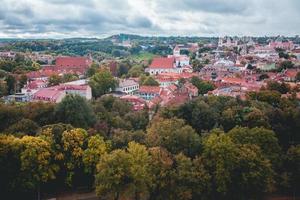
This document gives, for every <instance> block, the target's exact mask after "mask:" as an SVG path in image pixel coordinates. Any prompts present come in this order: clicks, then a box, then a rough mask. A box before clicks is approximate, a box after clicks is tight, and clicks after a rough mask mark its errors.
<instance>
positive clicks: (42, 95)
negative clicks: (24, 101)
mask: <svg viewBox="0 0 300 200" xmlns="http://www.w3.org/2000/svg"><path fill="white" fill-rule="evenodd" d="M65 96H66V92H65V91H64V90H58V89H54V88H42V89H40V90H39V91H37V92H36V93H34V94H33V97H32V99H33V100H34V101H43V102H51V103H59V102H61V101H62V99H63V98H64V97H65Z"/></svg>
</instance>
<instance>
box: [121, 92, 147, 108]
mask: <svg viewBox="0 0 300 200" xmlns="http://www.w3.org/2000/svg"><path fill="white" fill-rule="evenodd" d="M120 99H122V100H124V101H126V102H129V103H130V104H131V105H132V106H133V110H134V111H139V110H143V109H144V108H145V107H146V105H147V104H146V101H145V100H144V99H142V98H141V97H139V96H136V95H125V96H122V97H120Z"/></svg>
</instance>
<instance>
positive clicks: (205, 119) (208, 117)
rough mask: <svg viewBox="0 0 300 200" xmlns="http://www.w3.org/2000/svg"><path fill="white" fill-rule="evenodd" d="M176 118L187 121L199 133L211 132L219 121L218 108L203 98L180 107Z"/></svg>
mask: <svg viewBox="0 0 300 200" xmlns="http://www.w3.org/2000/svg"><path fill="white" fill-rule="evenodd" d="M176 116H177V117H179V118H182V119H184V120H186V122H187V123H188V124H190V125H191V126H192V127H193V128H194V129H195V130H196V131H197V132H198V133H201V132H204V131H209V130H211V129H212V128H214V127H215V126H216V124H217V123H218V119H219V114H218V112H217V109H216V106H213V105H212V106H210V105H209V104H208V103H206V102H205V101H204V99H202V98H198V99H195V100H194V101H191V102H188V103H186V104H184V105H182V106H180V107H179V109H178V112H177V115H176Z"/></svg>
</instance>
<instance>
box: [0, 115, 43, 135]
mask: <svg viewBox="0 0 300 200" xmlns="http://www.w3.org/2000/svg"><path fill="white" fill-rule="evenodd" d="M38 130H39V126H38V124H37V123H35V122H34V121H32V120H30V119H21V120H20V121H18V122H16V123H15V124H13V125H11V126H10V127H8V128H7V129H6V130H5V131H4V132H5V133H10V134H24V135H32V136H34V135H36V133H37V132H38Z"/></svg>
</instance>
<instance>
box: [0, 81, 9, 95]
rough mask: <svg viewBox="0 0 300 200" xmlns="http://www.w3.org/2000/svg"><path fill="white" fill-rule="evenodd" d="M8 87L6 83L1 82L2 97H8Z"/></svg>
mask: <svg viewBox="0 0 300 200" xmlns="http://www.w3.org/2000/svg"><path fill="white" fill-rule="evenodd" d="M7 92H8V90H7V85H6V82H5V81H2V80H0V97H3V96H5V95H7Z"/></svg>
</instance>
